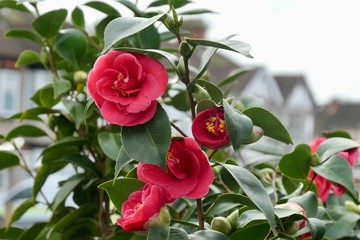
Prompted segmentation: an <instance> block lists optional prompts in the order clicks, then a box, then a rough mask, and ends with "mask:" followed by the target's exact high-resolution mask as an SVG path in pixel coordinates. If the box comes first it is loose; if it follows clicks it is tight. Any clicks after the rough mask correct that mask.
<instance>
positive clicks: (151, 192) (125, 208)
mask: <svg viewBox="0 0 360 240" xmlns="http://www.w3.org/2000/svg"><path fill="white" fill-rule="evenodd" d="M164 205H165V194H164V190H163V189H162V188H161V187H159V186H156V185H152V184H146V185H145V186H144V187H143V188H141V189H140V190H138V191H135V192H133V193H131V194H130V195H129V198H128V200H126V201H125V202H124V203H123V205H122V207H121V214H122V216H121V218H119V219H118V220H117V224H118V225H120V226H121V227H122V228H123V229H124V230H125V231H144V230H146V229H145V227H146V223H147V222H148V221H149V220H150V218H152V217H154V216H155V215H156V214H158V213H159V212H160V209H161V208H162V207H163V206H164Z"/></svg>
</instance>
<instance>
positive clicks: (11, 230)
mask: <svg viewBox="0 0 360 240" xmlns="http://www.w3.org/2000/svg"><path fill="white" fill-rule="evenodd" d="M0 4H1V2H0ZM23 232H24V229H21V228H17V227H4V228H0V239H8V240H18V239H19V237H20V235H21V234H22V233H23Z"/></svg>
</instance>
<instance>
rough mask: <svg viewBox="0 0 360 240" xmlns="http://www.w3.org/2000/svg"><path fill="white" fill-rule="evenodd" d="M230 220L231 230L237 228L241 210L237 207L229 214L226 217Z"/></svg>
mask: <svg viewBox="0 0 360 240" xmlns="http://www.w3.org/2000/svg"><path fill="white" fill-rule="evenodd" d="M226 219H227V220H228V221H229V223H230V226H231V230H235V229H236V228H237V227H238V226H239V211H238V210H237V209H236V210H235V211H233V212H232V213H231V214H230V215H229V216H227V217H226Z"/></svg>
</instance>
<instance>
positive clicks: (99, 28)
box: [95, 16, 116, 39]
mask: <svg viewBox="0 0 360 240" xmlns="http://www.w3.org/2000/svg"><path fill="white" fill-rule="evenodd" d="M114 19H116V17H114V16H107V17H105V18H103V19H101V20H100V21H99V22H98V24H96V26H95V33H96V36H97V37H98V38H99V39H103V38H104V31H105V28H106V26H107V25H108V24H109V22H111V21H112V20H114Z"/></svg>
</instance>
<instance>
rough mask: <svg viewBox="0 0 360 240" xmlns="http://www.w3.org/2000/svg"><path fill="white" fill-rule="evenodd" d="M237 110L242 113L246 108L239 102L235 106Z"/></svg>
mask: <svg viewBox="0 0 360 240" xmlns="http://www.w3.org/2000/svg"><path fill="white" fill-rule="evenodd" d="M234 108H235V109H237V110H239V111H240V112H242V111H244V110H245V106H244V104H243V103H242V102H240V101H237V102H236V103H235V106H234Z"/></svg>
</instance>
